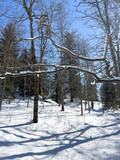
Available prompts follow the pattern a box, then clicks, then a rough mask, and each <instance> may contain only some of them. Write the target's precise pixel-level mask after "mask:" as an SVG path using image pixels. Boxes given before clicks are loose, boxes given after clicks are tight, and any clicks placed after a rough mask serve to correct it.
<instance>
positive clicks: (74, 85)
mask: <svg viewBox="0 0 120 160" xmlns="http://www.w3.org/2000/svg"><path fill="white" fill-rule="evenodd" d="M64 46H65V47H66V48H68V49H69V50H71V51H74V52H75V50H76V47H77V46H76V40H75V35H74V33H67V34H66V36H65V42H64ZM63 64H65V65H72V66H78V65H79V60H78V59H77V58H74V57H73V56H71V55H69V54H67V53H65V54H64V55H63ZM78 74H79V72H78V71H76V70H69V71H65V72H64V75H65V77H66V82H67V83H68V87H69V93H70V100H71V101H73V99H74V98H75V97H77V95H76V93H77V91H78V90H79V86H80V81H79V80H78V79H77V76H78Z"/></svg>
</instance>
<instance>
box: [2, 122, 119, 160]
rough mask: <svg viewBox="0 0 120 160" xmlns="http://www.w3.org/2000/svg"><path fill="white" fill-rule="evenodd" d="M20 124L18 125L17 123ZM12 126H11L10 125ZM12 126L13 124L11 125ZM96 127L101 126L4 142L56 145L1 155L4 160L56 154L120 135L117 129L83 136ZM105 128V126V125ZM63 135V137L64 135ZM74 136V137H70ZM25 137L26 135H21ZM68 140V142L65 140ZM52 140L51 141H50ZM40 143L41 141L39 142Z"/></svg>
mask: <svg viewBox="0 0 120 160" xmlns="http://www.w3.org/2000/svg"><path fill="white" fill-rule="evenodd" d="M117 124H120V122H118V123H114V124H111V125H107V126H105V127H111V126H113V125H117ZM22 125H27V124H21V125H20V126H22ZM16 126H18V125H16ZM8 127H10V126H8ZM11 127H12V126H11ZM96 127H100V126H95V125H87V126H85V128H84V129H80V130H76V131H69V132H65V133H57V134H51V133H49V132H47V134H48V135H47V136H40V137H38V138H32V139H28V138H27V139H23V140H22V141H19V142H16V141H15V142H8V141H6V142H2V143H1V144H0V145H1V146H4V145H5V146H11V145H15V144H17V145H23V144H29V143H31V142H33V143H34V142H38V141H49V144H48V145H47V146H46V145H44V146H43V147H48V148H50V147H52V148H53V146H54V148H53V149H46V151H41V152H27V153H20V154H14V155H10V156H4V157H0V158H1V159H2V160H7V159H9V160H10V159H12V160H13V159H15V158H19V159H21V158H23V157H29V156H50V155H51V156H54V155H56V154H57V153H59V152H61V151H64V150H66V149H70V148H73V147H76V146H78V145H81V144H85V143H88V142H91V141H94V140H98V139H104V138H109V137H112V136H117V135H120V131H116V132H114V133H113V134H111V133H110V134H105V135H102V136H96V137H89V138H88V137H83V134H84V133H85V132H86V131H88V130H89V129H91V128H96ZM103 128H104V126H103ZM62 136H63V137H62ZM70 137H72V138H70ZM21 138H24V137H21ZM66 140H67V143H66V142H65V141H66ZM53 141H55V142H59V144H58V143H57V144H53V143H52V142H53ZM50 142H51V143H50ZM38 144H39V143H38ZM79 152H80V153H81V154H83V152H82V151H79Z"/></svg>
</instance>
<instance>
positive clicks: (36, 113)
mask: <svg viewBox="0 0 120 160" xmlns="http://www.w3.org/2000/svg"><path fill="white" fill-rule="evenodd" d="M34 78H35V84H34V110H33V123H38V92H39V86H38V84H39V83H38V77H37V76H36V75H35V76H34Z"/></svg>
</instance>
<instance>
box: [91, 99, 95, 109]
mask: <svg viewBox="0 0 120 160" xmlns="http://www.w3.org/2000/svg"><path fill="white" fill-rule="evenodd" d="M91 108H92V109H93V108H94V103H93V101H91Z"/></svg>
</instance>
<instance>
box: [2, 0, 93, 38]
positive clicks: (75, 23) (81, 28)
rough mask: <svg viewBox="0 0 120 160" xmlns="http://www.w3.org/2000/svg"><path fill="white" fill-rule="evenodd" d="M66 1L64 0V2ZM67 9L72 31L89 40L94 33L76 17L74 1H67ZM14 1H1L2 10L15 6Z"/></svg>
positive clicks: (77, 14)
mask: <svg viewBox="0 0 120 160" xmlns="http://www.w3.org/2000/svg"><path fill="white" fill-rule="evenodd" d="M57 1H59V0H57ZM63 1H64V0H63ZM66 1H67V2H66V7H67V9H68V10H69V14H70V15H69V19H70V21H71V23H72V25H71V29H73V30H77V31H78V32H79V33H81V34H82V35H83V37H85V38H87V37H88V35H89V34H90V33H92V31H91V30H90V29H89V28H88V26H87V25H85V24H84V22H83V21H82V20H81V21H80V20H78V19H77V18H76V17H77V16H79V13H76V12H75V4H76V3H75V2H74V0H66ZM11 2H13V1H12V0H0V9H1V8H4V6H6V5H9V3H10V5H15V3H11Z"/></svg>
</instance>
